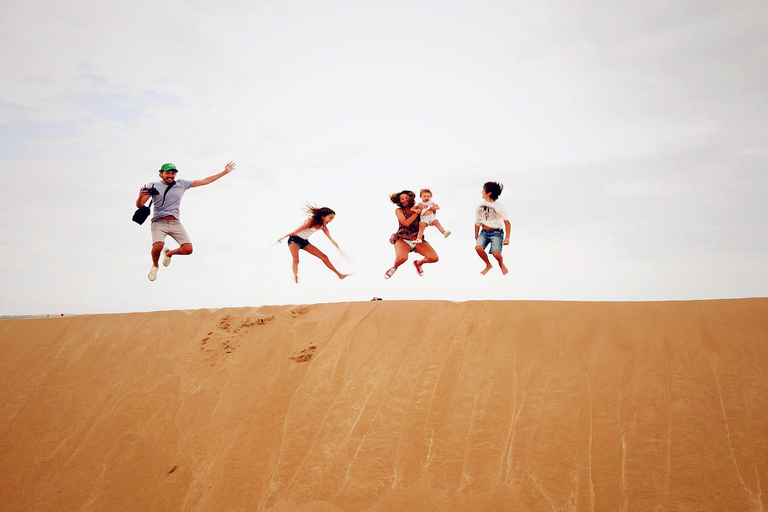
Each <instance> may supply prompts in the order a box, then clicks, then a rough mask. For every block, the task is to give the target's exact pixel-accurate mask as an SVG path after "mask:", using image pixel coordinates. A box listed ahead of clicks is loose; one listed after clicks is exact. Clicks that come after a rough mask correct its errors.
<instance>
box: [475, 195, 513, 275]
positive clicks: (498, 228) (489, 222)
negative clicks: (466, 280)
mask: <svg viewBox="0 0 768 512" xmlns="http://www.w3.org/2000/svg"><path fill="white" fill-rule="evenodd" d="M502 190H504V185H502V184H501V183H496V182H495V181H489V182H487V183H485V184H484V185H483V192H482V196H483V202H482V203H480V205H479V206H478V207H477V209H476V210H475V240H477V242H476V243H475V250H476V251H477V255H478V256H480V259H481V260H483V262H485V268H484V269H483V270H482V271H481V272H480V273H481V274H482V275H485V274H487V273H488V271H489V270H491V269H492V268H493V267H492V266H491V261H490V260H489V259H488V255H487V254H486V253H485V248H486V247H487V246H488V244H491V255H492V256H493V257H494V258H496V261H498V262H499V267H500V268H501V273H502V274H503V275H507V272H509V270H507V267H506V266H505V265H504V258H503V257H502V255H501V249H502V247H503V246H504V245H509V228H510V225H509V217H507V209H506V208H504V205H503V204H501V203H500V202H498V201H497V199H498V198H499V196H500V195H501V191H502ZM505 234H506V236H504V235H505Z"/></svg>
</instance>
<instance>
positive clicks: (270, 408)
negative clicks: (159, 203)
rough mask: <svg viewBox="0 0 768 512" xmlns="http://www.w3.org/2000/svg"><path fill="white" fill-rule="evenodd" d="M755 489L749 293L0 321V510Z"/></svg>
mask: <svg viewBox="0 0 768 512" xmlns="http://www.w3.org/2000/svg"><path fill="white" fill-rule="evenodd" d="M762 487H766V495H764V494H763V492H762ZM767 495H768V299H745V300H726V301H700V302H663V303H567V302H467V303H451V302H440V301H435V302H387V301H382V302H362V303H345V304H323V305H311V306H274V307H261V308H237V309H221V310H199V311H187V312H182V311H172V312H158V313H142V314H124V315H98V316H80V317H67V318H50V319H23V320H3V321H0V509H2V510H4V511H30V510H35V511H37V510H56V511H60V510H109V511H116V510H125V511H138V510H142V511H148V510H168V511H179V510H185V511H187V510H188V511H208V510H224V511H235V510H271V511H273V512H278V511H295V510H302V511H307V512H309V511H312V512H338V511H340V510H341V511H357V510H368V511H371V512H374V511H375V512H384V511H404V510H412V511H446V512H447V511H457V510H458V511H470V510H598V511H599V510H641V511H645V510H744V511H746V510H754V511H758V510H764V509H765V507H766V504H768V496H767Z"/></svg>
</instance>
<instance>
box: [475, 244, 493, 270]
mask: <svg viewBox="0 0 768 512" xmlns="http://www.w3.org/2000/svg"><path fill="white" fill-rule="evenodd" d="M475 250H476V251H477V255H478V256H480V259H481V260H483V262H485V268H484V269H483V270H482V272H480V273H481V274H482V275H485V274H487V273H488V271H489V270H491V269H492V268H493V267H491V260H489V259H488V255H487V254H485V249H483V248H482V247H477V246H475Z"/></svg>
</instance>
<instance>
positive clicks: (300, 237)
mask: <svg viewBox="0 0 768 512" xmlns="http://www.w3.org/2000/svg"><path fill="white" fill-rule="evenodd" d="M305 211H306V212H307V217H308V218H307V220H306V221H304V224H302V225H301V226H299V228H298V229H296V230H295V231H292V232H290V233H288V234H287V235H285V236H284V237H281V238H280V239H278V240H277V241H278V243H280V242H282V241H283V238H286V237H287V238H288V249H289V250H290V251H291V255H292V256H293V279H294V280H295V281H296V283H298V282H299V250H301V249H303V250H305V251H307V252H308V253H309V254H311V255H312V256H316V257H317V258H319V259H320V261H322V262H323V263H325V266H326V267H328V268H329V269H331V270H333V272H334V273H335V274H336V275H337V276H339V279H344V278H345V277H347V276H348V275H349V274H342V273H341V272H339V271H338V270H336V267H334V266H333V263H331V260H329V259H328V256H326V255H325V254H324V253H323V251H321V250H320V249H318V248H317V247H315V246H314V245H312V244H311V243H309V237H310V236H312V234H314V233H315V232H317V231H322V232H323V233H325V236H327V237H328V240H330V241H331V243H332V244H333V245H335V246H336V248H337V249H339V252H341V248H340V247H339V244H337V243H336V241H335V240H334V239H333V238H331V233H330V232H329V231H328V224H329V223H330V222H331V221H332V220H333V218H334V217H335V216H336V212H334V211H333V210H331V209H330V208H328V207H327V206H323V207H317V206H314V205H309V204H308V205H307V207H306V209H305Z"/></svg>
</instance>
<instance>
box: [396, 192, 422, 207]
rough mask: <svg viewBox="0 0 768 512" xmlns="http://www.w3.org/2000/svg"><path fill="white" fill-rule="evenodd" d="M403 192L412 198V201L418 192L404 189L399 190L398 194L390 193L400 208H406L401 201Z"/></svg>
mask: <svg viewBox="0 0 768 512" xmlns="http://www.w3.org/2000/svg"><path fill="white" fill-rule="evenodd" d="M403 194H406V195H407V196H408V197H410V198H411V203H413V202H414V200H415V199H416V194H414V193H413V192H412V191H411V190H403V191H402V192H398V193H396V194H392V195H390V196H389V200H390V201H392V202H393V203H395V204H396V205H397V206H399V207H400V208H405V206H403V204H402V203H401V202H400V196H401V195H403Z"/></svg>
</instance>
